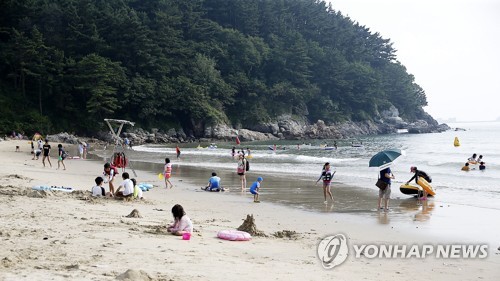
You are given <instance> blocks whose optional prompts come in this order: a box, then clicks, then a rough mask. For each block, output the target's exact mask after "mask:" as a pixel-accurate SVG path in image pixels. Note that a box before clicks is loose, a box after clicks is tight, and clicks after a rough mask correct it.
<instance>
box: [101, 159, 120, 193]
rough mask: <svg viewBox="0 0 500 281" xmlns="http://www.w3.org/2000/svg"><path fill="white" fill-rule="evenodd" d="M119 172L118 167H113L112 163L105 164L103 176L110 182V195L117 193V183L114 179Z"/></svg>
mask: <svg viewBox="0 0 500 281" xmlns="http://www.w3.org/2000/svg"><path fill="white" fill-rule="evenodd" d="M117 174H118V169H116V168H115V167H112V166H111V164H109V163H106V164H104V172H103V176H104V179H105V182H108V183H109V195H110V196H113V195H114V194H115V184H114V180H115V177H116V175H117Z"/></svg>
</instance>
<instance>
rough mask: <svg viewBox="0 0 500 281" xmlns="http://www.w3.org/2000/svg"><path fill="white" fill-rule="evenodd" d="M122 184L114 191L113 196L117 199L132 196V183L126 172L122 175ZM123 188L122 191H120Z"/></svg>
mask: <svg viewBox="0 0 500 281" xmlns="http://www.w3.org/2000/svg"><path fill="white" fill-rule="evenodd" d="M122 179H123V182H122V184H120V186H119V187H118V189H117V190H116V193H115V196H116V197H118V198H128V197H132V196H133V195H134V183H133V182H132V181H131V180H130V176H129V174H128V173H127V172H125V173H123V174H122ZM122 188H123V191H120V190H121V189H122Z"/></svg>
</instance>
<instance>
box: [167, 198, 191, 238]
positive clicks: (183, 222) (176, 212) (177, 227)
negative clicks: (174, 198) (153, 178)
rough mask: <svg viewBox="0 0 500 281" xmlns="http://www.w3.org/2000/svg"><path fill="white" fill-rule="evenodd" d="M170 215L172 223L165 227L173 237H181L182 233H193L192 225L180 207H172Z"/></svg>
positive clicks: (177, 205)
mask: <svg viewBox="0 0 500 281" xmlns="http://www.w3.org/2000/svg"><path fill="white" fill-rule="evenodd" d="M172 215H173V216H174V223H173V224H171V225H169V226H168V227H167V231H168V232H171V233H172V234H173V235H177V236H182V235H183V234H184V233H192V232H193V223H192V222H191V219H189V217H188V216H186V213H185V212H184V208H182V206H181V205H179V204H176V205H175V206H173V207H172Z"/></svg>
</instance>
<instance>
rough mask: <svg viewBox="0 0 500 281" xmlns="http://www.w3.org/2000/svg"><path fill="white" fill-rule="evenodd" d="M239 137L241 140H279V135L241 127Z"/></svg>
mask: <svg viewBox="0 0 500 281" xmlns="http://www.w3.org/2000/svg"><path fill="white" fill-rule="evenodd" d="M238 137H239V138H240V140H241V141H255V140H277V139H278V137H276V136H274V135H272V134H269V133H261V132H255V131H250V130H247V129H241V130H239V131H238Z"/></svg>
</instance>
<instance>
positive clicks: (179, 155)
mask: <svg viewBox="0 0 500 281" xmlns="http://www.w3.org/2000/svg"><path fill="white" fill-rule="evenodd" d="M175 153H176V154H177V160H179V158H181V149H180V148H179V145H177V146H176V147H175Z"/></svg>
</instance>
